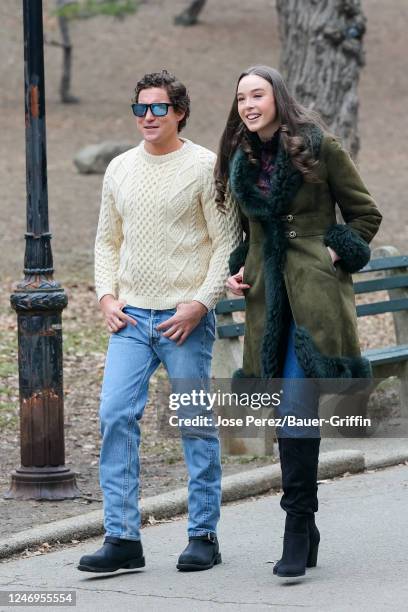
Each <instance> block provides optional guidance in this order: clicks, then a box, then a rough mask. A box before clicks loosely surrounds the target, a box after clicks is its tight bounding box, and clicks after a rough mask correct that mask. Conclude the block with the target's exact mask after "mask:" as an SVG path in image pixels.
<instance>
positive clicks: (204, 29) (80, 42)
mask: <svg viewBox="0 0 408 612" xmlns="http://www.w3.org/2000/svg"><path fill="white" fill-rule="evenodd" d="M53 4H54V3H53V2H52V1H51V0H47V1H45V2H44V5H45V6H46V7H47V6H48V7H49V11H48V13H47V17H46V20H45V34H46V37H47V39H48V40H51V39H56V38H58V36H59V33H58V28H57V25H56V21H55V18H54V17H52V15H51V14H50V12H51V8H52V7H53ZM184 6H185V1H184V0H173V2H165V0H147V1H145V2H143V3H142V4H141V6H140V9H139V11H138V13H137V14H136V15H134V16H129V17H127V18H126V19H125V20H124V21H118V20H114V19H111V18H104V17H100V18H95V19H92V20H85V21H82V22H77V23H75V24H74V25H73V26H72V28H71V35H72V41H73V45H74V72H73V87H72V91H73V93H74V94H75V95H77V96H79V97H80V99H81V103H80V104H79V105H75V106H74V105H72V106H63V105H61V104H60V103H59V100H58V87H59V77H60V65H61V53H60V50H59V49H58V48H56V47H53V46H47V47H46V91H47V102H46V103H47V147H48V187H49V211H50V226H51V231H52V234H53V243H52V247H53V253H54V262H55V267H56V277H57V278H58V279H59V280H62V281H63V283H64V286H65V287H66V288H67V291H68V293H69V299H70V302H69V305H68V308H67V309H66V311H65V312H64V351H65V353H64V354H65V362H64V366H65V371H64V376H65V395H66V400H65V415H66V425H67V428H66V455H67V463H68V464H69V465H70V466H72V467H73V469H75V471H77V472H78V473H79V476H78V482H79V485H80V488H81V490H82V492H83V494H84V497H83V498H81V499H79V500H76V501H75V502H60V503H58V504H56V503H53V504H38V503H36V502H28V503H27V504H25V505H22V504H19V503H16V502H6V501H5V500H2V499H0V514H1V515H2V519H1V520H2V525H3V526H4V527H6V528H7V529H8V530H9V531H14V530H16V529H17V528H20V529H22V528H25V527H28V526H30V525H31V524H36V523H38V522H41V521H44V522H46V521H48V520H53V519H56V518H59V517H61V516H68V515H73V514H77V513H79V512H82V511H84V510H87V509H93V508H95V507H98V506H99V505H100V492H99V489H98V483H97V459H98V449H99V439H98V438H99V436H98V423H97V407H98V395H99V386H100V380H101V376H102V372H103V360H104V351H105V348H106V342H107V334H106V333H105V331H104V329H103V324H102V320H101V317H100V314H99V312H98V310H97V306H96V300H95V298H94V294H93V288H92V257H93V241H94V236H95V229H96V223H97V216H98V209H99V197H100V189H101V180H102V177H101V176H82V175H79V174H78V173H77V171H76V169H75V167H74V165H73V163H72V158H73V157H74V155H75V153H76V152H77V151H78V150H79V149H80V148H82V147H83V146H85V145H88V144H92V143H97V142H100V141H102V140H107V139H114V140H125V141H129V140H134V141H135V143H136V142H137V141H138V136H137V133H136V131H135V126H134V120H133V118H132V116H131V113H130V108H129V102H130V98H131V95H132V89H133V87H134V85H135V82H136V80H137V78H138V77H139V76H140V75H142V74H144V73H145V72H150V71H152V70H158V69H161V68H163V67H166V68H167V69H169V70H172V71H174V72H176V74H177V75H179V77H180V78H181V79H182V80H183V81H185V82H186V83H187V84H188V86H189V89H190V93H191V98H192V116H191V119H190V121H189V124H188V126H187V129H186V130H185V136H186V137H188V138H191V139H192V140H195V141H197V142H199V143H200V144H203V145H204V146H208V147H209V148H212V149H214V150H215V149H216V146H217V141H218V138H219V135H220V133H221V130H222V127H223V124H224V122H225V119H226V116H227V112H228V109H229V106H230V104H231V102H232V96H233V91H234V85H235V81H236V78H237V75H238V74H239V72H240V71H241V70H242V69H243V68H245V67H246V66H248V65H251V64H254V63H267V64H271V65H278V59H279V39H278V33H277V19H276V13H275V9H274V2H273V1H271V0H252V2H251V3H244V2H242V0H217V1H215V0H209V1H208V6H207V7H206V9H205V11H204V13H203V15H202V21H201V23H200V24H199V25H197V26H196V27H194V28H188V29H180V28H177V27H175V26H174V25H173V24H172V17H173V16H174V15H175V14H176V13H178V12H179V11H180V10H181V9H182V7H184ZM363 7H364V9H365V12H366V15H367V18H368V32H367V36H366V52H367V65H366V67H365V68H364V70H363V72H362V78H361V85H360V99H361V108H360V129H361V140H362V149H361V152H360V158H359V166H360V170H361V173H362V175H363V177H364V179H365V180H366V183H367V185H368V186H369V189H370V191H371V192H372V193H373V195H374V196H375V197H376V199H377V201H378V204H379V207H380V210H381V211H382V213H383V215H384V221H383V224H382V226H381V229H380V232H379V234H378V235H377V237H376V238H375V240H374V246H376V245H384V244H393V245H395V246H397V247H398V248H399V249H400V251H401V252H405V253H406V251H407V237H408V223H407V220H408V216H407V212H406V204H405V193H406V191H407V187H408V138H407V122H406V108H407V102H408V82H407V79H406V76H405V74H406V67H405V63H406V62H405V57H406V32H407V28H408V5H407V4H406V2H405V0H388V1H387V2H382V1H381V0H363ZM0 54H1V57H2V60H3V61H2V65H1V73H2V83H3V88H2V92H1V94H0V104H1V113H0V133H1V143H0V146H1V149H0V153H1V161H2V163H1V164H0V183H1V186H2V197H1V204H0V236H1V238H0V248H1V250H0V252H1V258H0V273H1V283H0V333H1V339H0V379H1V380H0V401H1V402H2V406H1V410H0V429H1V431H2V439H1V445H0V465H1V475H0V491H4V490H5V489H6V487H7V484H8V480H9V474H10V471H11V469H12V468H14V467H17V465H18V462H19V457H18V418H17V415H18V411H17V393H18V384H17V372H16V366H15V362H16V341H15V330H16V325H15V315H14V313H13V312H11V311H10V310H9V306H8V303H9V294H10V291H11V284H12V282H13V281H15V280H18V279H19V278H20V277H21V270H22V267H23V249H24V231H25V201H26V194H25V148H24V145H25V142H24V106H23V45H22V16H21V3H19V2H16V0H2V2H1V3H0ZM360 328H361V339H362V345H363V348H367V347H371V346H384V345H385V344H391V343H392V342H393V330H392V321H391V318H390V317H387V316H382V317H377V318H376V319H372V318H370V320H367V321H365V320H364V321H361V322H360ZM161 376H162V375H161V374H160V373H159V375H158V376H156V377H155V378H154V380H153V381H152V386H151V395H150V407H149V409H146V417H145V420H144V424H143V428H144V430H143V431H144V443H143V444H144V446H143V447H142V457H143V460H142V465H143V473H142V477H143V483H144V484H143V487H144V488H143V495H149V494H154V493H159V492H162V491H163V490H165V489H167V488H173V487H175V486H180V484H181V483H183V482H185V474H184V466H183V463H182V461H181V452H180V449H179V445H178V442H177V441H174V440H173V441H171V440H170V441H169V440H167V439H166V438H163V437H161V436H160V435H158V433H157V431H156V429H155V422H156V421H155V406H156V405H158V403H159V402H160V394H161V393H162V389H163V384H164V383H163V378H161ZM242 461H247V460H245V459H242V458H241V459H236V460H229V462H227V463H226V469H225V471H226V473H228V472H229V471H234V470H240V469H242ZM261 462H262V460H261V459H254V460H253V461H251V458H249V463H248V465H247V466H246V467H250V466H251V465H258V464H259V463H261ZM89 506H90V507H89Z"/></svg>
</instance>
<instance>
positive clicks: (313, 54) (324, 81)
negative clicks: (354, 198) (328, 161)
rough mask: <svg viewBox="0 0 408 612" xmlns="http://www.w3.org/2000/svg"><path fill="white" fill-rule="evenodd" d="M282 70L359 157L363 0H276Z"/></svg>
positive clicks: (299, 94) (296, 93)
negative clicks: (359, 94)
mask: <svg viewBox="0 0 408 612" xmlns="http://www.w3.org/2000/svg"><path fill="white" fill-rule="evenodd" d="M276 7H277V12H278V17H279V31H280V37H281V45H282V46H281V61H280V70H281V72H282V74H283V75H284V77H285V79H286V80H287V83H288V86H289V88H290V90H291V91H292V93H293V94H294V96H295V97H296V98H297V99H298V100H299V101H300V102H301V103H302V104H304V105H305V106H307V107H308V108H312V109H315V110H317V111H319V112H320V113H321V114H322V117H323V119H324V120H325V121H326V123H327V124H328V126H329V128H330V129H331V130H332V131H333V132H334V133H335V134H337V135H338V136H340V137H341V138H342V139H343V143H344V145H345V146H346V147H347V148H348V150H349V151H350V153H351V154H352V156H353V157H354V158H356V157H357V153H358V150H359V144H360V141H359V135H358V110H359V101H358V94H357V88H358V83H359V77H360V70H361V68H362V66H364V51H363V37H364V33H365V31H366V18H365V16H364V15H363V12H362V8H361V0H319V1H318V2H316V0H276Z"/></svg>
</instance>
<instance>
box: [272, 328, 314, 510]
mask: <svg viewBox="0 0 408 612" xmlns="http://www.w3.org/2000/svg"><path fill="white" fill-rule="evenodd" d="M295 329H296V327H295V323H294V321H293V319H292V320H291V324H290V328H289V336H288V345H287V352H286V359H285V364H284V369H283V379H284V380H283V381H282V384H283V390H284V393H283V401H282V403H281V406H280V407H279V410H278V413H279V416H284V415H285V414H292V415H295V416H296V417H300V418H302V419H305V418H317V417H318V409H319V391H318V387H317V386H316V384H315V383H314V381H313V380H310V379H307V378H306V377H305V373H304V371H303V370H302V368H301V367H300V365H299V363H298V360H297V358H296V353H295V346H294V336H295ZM277 435H278V443H279V454H280V462H281V469H282V489H283V495H282V499H281V502H280V505H281V507H282V508H283V510H285V511H286V512H287V514H290V515H292V516H297V517H304V516H312V515H313V513H314V512H317V510H318V499H317V468H318V461H319V447H320V430H319V427H315V426H311V427H308V426H300V427H297V426H296V427H288V426H284V427H282V428H280V430H277Z"/></svg>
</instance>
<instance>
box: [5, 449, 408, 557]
mask: <svg viewBox="0 0 408 612" xmlns="http://www.w3.org/2000/svg"><path fill="white" fill-rule="evenodd" d="M407 458H408V456H402V455H401V454H396V455H395V457H394V456H392V457H385V456H384V457H383V463H382V464H381V466H376V467H383V466H386V465H394V464H395V463H401V462H403V461H405V460H406V459H407ZM369 467H370V468H372V467H374V466H372V465H370V466H369ZM365 468H366V465H365V460H364V454H363V453H362V452H361V451H355V450H340V451H331V452H326V453H322V454H321V455H320V459H319V475H318V477H319V479H320V480H324V479H327V478H335V477H336V476H341V475H342V474H345V473H357V472H362V471H364V469H365ZM280 487H281V474H280V465H279V463H277V464H273V465H267V466H265V467H260V468H255V469H254V470H248V471H246V472H242V473H240V474H232V475H231V476H226V477H225V478H224V479H223V484H222V501H223V503H225V502H231V501H237V500H240V499H245V498H246V497H251V496H253V495H260V494H262V493H266V492H267V491H270V490H272V489H280ZM141 510H142V522H143V523H144V524H145V523H147V522H149V519H151V518H153V519H155V520H160V519H169V518H173V517H175V516H177V515H179V514H184V513H185V512H187V494H186V489H185V488H183V489H176V490H174V491H170V492H168V493H163V494H161V495H156V496H154V497H148V498H147V499H145V500H142V501H141ZM102 522H103V515H102V510H94V511H92V512H87V513H86V514H82V515H79V516H74V517H71V518H67V519H62V520H60V521H55V522H53V523H48V524H47V525H40V526H38V527H33V528H31V529H27V530H25V531H20V532H19V533H16V534H15V535H12V536H11V537H9V538H8V540H7V542H4V543H1V544H0V559H4V558H6V557H9V556H11V555H13V554H15V553H18V552H21V551H23V550H25V549H26V548H29V547H31V546H37V545H41V544H42V543H44V542H48V543H53V542H57V541H59V542H61V543H62V542H70V541H71V540H77V539H84V538H89V537H92V536H97V535H101V534H102V533H103V524H102Z"/></svg>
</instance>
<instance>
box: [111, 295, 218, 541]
mask: <svg viewBox="0 0 408 612" xmlns="http://www.w3.org/2000/svg"><path fill="white" fill-rule="evenodd" d="M124 312H126V313H127V314H128V315H130V316H131V317H133V318H134V319H136V320H137V325H136V326H133V325H130V324H128V325H126V327H124V328H122V329H121V330H119V331H118V332H116V333H115V334H112V335H111V337H110V341H109V347H108V353H107V357H106V364H105V373H104V380H103V385H102V395H101V406H100V426H101V435H102V447H101V455H100V485H101V489H102V491H103V497H104V526H105V532H106V535H108V536H114V537H117V538H124V539H127V540H139V539H140V512H139V444H140V428H139V421H140V419H141V418H142V416H143V411H144V407H145V405H146V402H147V395H148V386H149V379H150V377H151V375H152V374H153V372H154V371H155V370H156V369H157V368H158V366H159V364H160V363H163V365H164V366H165V368H166V370H167V372H168V375H169V377H170V380H176V381H181V380H182V381H186V380H188V379H189V380H195V381H197V380H199V381H201V383H202V386H203V387H206V384H207V381H209V379H210V369H211V357H212V346H213V342H214V339H215V315H214V312H213V311H210V312H208V313H207V314H206V315H205V316H204V317H203V318H202V319H201V321H200V323H199V324H198V326H197V327H196V328H195V329H194V330H193V331H192V332H191V334H190V335H189V336H188V338H187V339H186V340H185V342H184V343H183V344H182V345H180V346H177V344H176V343H175V342H174V341H173V340H169V339H168V338H165V337H164V336H163V335H162V333H163V332H158V331H156V326H157V325H159V323H162V322H163V321H165V320H166V319H169V318H170V317H171V316H172V315H173V314H174V313H175V312H176V309H170V310H149V309H145V308H134V307H131V306H127V307H126V308H125V309H124ZM184 390H185V389H184ZM207 414H208V413H207ZM181 435H182V444H183V450H184V457H185V460H186V464H187V468H188V473H189V483H188V535H189V536H193V535H205V534H207V533H216V527H217V523H218V520H219V516H220V504H221V460H220V444H219V439H218V431H217V429H216V428H215V427H209V428H208V431H207V432H206V434H205V435H202V433H197V431H194V430H191V429H190V430H187V431H183V429H181Z"/></svg>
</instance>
